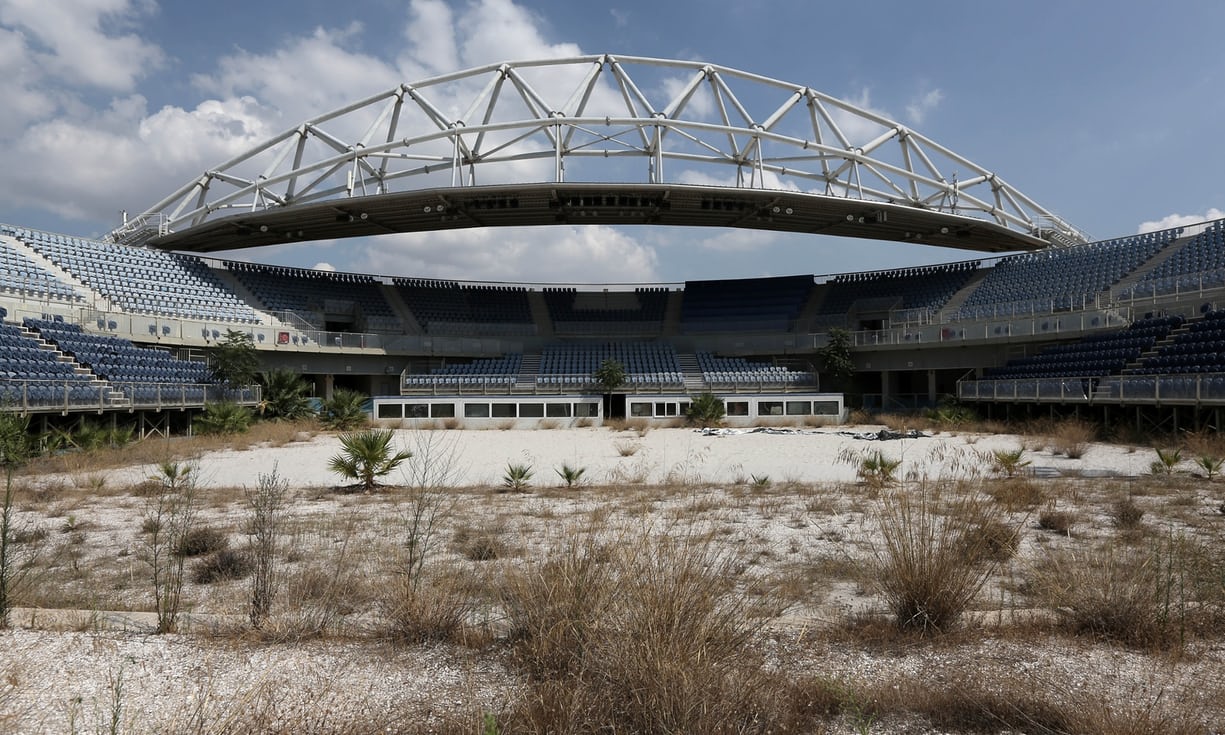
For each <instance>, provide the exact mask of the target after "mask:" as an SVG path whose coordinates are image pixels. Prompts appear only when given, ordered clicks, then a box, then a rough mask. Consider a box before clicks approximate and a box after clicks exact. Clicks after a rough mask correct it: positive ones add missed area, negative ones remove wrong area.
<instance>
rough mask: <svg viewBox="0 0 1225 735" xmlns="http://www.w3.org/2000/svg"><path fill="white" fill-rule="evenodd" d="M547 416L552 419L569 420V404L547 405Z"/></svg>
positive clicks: (545, 407)
mask: <svg viewBox="0 0 1225 735" xmlns="http://www.w3.org/2000/svg"><path fill="white" fill-rule="evenodd" d="M544 409H545V415H547V416H548V417H549V418H551V419H568V418H570V404H569V403H546V404H545V406H544Z"/></svg>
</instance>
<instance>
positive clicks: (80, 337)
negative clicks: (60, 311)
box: [22, 317, 213, 402]
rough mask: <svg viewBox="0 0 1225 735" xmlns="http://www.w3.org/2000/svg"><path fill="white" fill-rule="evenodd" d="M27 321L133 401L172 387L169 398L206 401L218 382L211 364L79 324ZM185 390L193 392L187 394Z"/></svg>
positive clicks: (156, 395) (39, 320) (160, 392)
mask: <svg viewBox="0 0 1225 735" xmlns="http://www.w3.org/2000/svg"><path fill="white" fill-rule="evenodd" d="M22 324H23V326H25V327H26V329H30V330H34V331H37V332H38V334H39V336H40V337H42V338H43V339H44V340H46V341H47V342H50V343H51V344H54V345H55V346H56V347H57V348H58V349H59V350H60V352H62V353H64V354H66V355H69V356H71V357H72V358H73V359H75V360H76V361H77V362H78V363H80V364H81V365H82V366H83V367H86V368H89V369H90V370H91V371H93V373H94V374H95V375H97V376H98V377H100V378H102V379H103V380H106V381H107V382H108V383H110V384H111V385H112V387H117V388H120V389H121V390H122V391H123V393H124V395H125V396H126V397H127V398H130V399H132V400H137V401H145V400H154V399H156V398H158V397H159V396H161V395H162V394H163V393H165V392H166V391H167V390H168V391H169V392H170V395H166V396H165V398H166V399H170V398H174V399H176V400H177V399H179V398H183V399H184V400H186V401H189V402H200V401H203V400H204V396H205V386H206V385H208V384H212V383H213V379H212V376H211V375H210V373H209V369H208V366H207V365H206V364H204V363H202V362H193V361H189V360H180V359H178V358H176V357H174V356H172V355H170V354H169V353H167V352H165V351H163V350H156V349H150V348H146V347H137V346H136V345H134V344H132V343H131V342H129V341H128V340H126V339H122V338H120V337H112V336H109V335H102V334H91V333H87V332H85V331H84V330H82V329H81V326H80V325H79V324H68V323H65V322H62V321H54V320H47V319H32V318H29V317H27V318H25V319H23V320H22ZM159 385H160V386H175V387H174V388H159ZM186 386H190V388H185V387H186ZM181 387H183V388H181ZM184 389H186V390H187V391H188V393H187V394H186V395H185V396H184V395H183V393H182V391H183V390H184Z"/></svg>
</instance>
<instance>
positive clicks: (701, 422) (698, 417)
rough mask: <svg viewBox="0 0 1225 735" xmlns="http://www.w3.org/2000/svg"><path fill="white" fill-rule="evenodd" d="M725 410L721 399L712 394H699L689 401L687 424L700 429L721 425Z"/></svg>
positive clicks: (725, 413)
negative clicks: (694, 425)
mask: <svg viewBox="0 0 1225 735" xmlns="http://www.w3.org/2000/svg"><path fill="white" fill-rule="evenodd" d="M725 415H727V409H726V407H725V406H724V404H723V399H722V398H719V397H718V396H716V395H715V394H713V393H701V394H699V395H696V396H692V397H690V399H689V411H688V413H687V416H688V417H689V422H690V423H692V424H696V425H697V426H700V427H702V428H706V427H708V426H718V425H719V424H721V423H723V417H724V416H725Z"/></svg>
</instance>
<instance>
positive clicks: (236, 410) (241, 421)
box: [192, 401, 254, 435]
mask: <svg viewBox="0 0 1225 735" xmlns="http://www.w3.org/2000/svg"><path fill="white" fill-rule="evenodd" d="M253 418H254V415H253V414H252V413H251V409H249V408H247V407H246V406H241V405H239V404H237V403H235V402H233V401H216V402H214V403H206V404H204V410H203V411H201V412H200V413H199V414H198V415H197V416H196V417H195V419H194V420H193V421H192V427H193V428H194V429H195V431H196V432H197V433H200V434H220V435H229V434H242V433H243V432H245V431H247V430H248V429H250V428H251V421H252V419H253Z"/></svg>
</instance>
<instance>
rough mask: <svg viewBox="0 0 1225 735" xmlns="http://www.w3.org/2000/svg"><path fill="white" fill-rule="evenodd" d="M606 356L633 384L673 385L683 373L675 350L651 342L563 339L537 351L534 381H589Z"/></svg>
mask: <svg viewBox="0 0 1225 735" xmlns="http://www.w3.org/2000/svg"><path fill="white" fill-rule="evenodd" d="M605 360H616V361H617V362H619V363H621V366H622V367H623V368H625V372H626V376H627V377H626V381H627V383H628V384H629V386H630V387H633V386H636V385H676V384H681V383H683V382H684V379H685V376H684V373H683V372H682V370H681V366H680V362H679V361H678V360H677V357H676V350H675V349H673V348H672V346H671V345H666V344H656V343H653V342H602V343H598V344H583V343H564V344H558V345H551V346H549V347H546V348H545V349H544V350H543V351H542V352H541V355H540V371H539V376H538V377H537V378H536V382H537V383H540V384H545V385H566V384H572V385H588V384H590V383H591V382H592V381H591V375H592V373H594V372H595V371H596V370H597V369H598V368H599V367H600V366H601V365H603V364H604V361H605Z"/></svg>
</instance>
